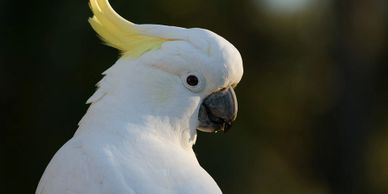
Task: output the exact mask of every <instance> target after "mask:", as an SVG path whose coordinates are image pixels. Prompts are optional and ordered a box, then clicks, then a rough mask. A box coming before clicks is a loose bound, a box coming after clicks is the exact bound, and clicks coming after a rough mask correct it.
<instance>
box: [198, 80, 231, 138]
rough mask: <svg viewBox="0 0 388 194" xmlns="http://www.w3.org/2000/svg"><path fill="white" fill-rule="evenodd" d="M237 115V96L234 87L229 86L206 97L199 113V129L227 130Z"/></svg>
mask: <svg viewBox="0 0 388 194" xmlns="http://www.w3.org/2000/svg"><path fill="white" fill-rule="evenodd" d="M236 117H237V98H236V94H235V93H234V90H233V88H227V89H225V90H221V91H218V92H215V93H212V94H210V95H209V96H208V97H206V98H205V99H204V100H203V102H202V104H201V107H200V108H199V114H198V120H199V125H198V130H200V131H204V132H226V131H228V130H229V129H230V128H231V126H232V122H233V121H234V120H235V119H236Z"/></svg>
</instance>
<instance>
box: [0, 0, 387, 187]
mask: <svg viewBox="0 0 388 194" xmlns="http://www.w3.org/2000/svg"><path fill="white" fill-rule="evenodd" d="M275 1H276V2H279V0H275ZM286 1H288V2H292V1H294V2H304V0H284V1H283V2H286ZM265 2H268V0H261V1H260V0H212V1H210V0H160V1H157V0H137V1H133V0H111V4H112V6H113V7H114V8H115V9H116V10H117V11H118V12H119V13H120V14H121V15H123V16H124V17H125V18H128V19H130V20H131V21H133V22H135V23H157V24H167V25H176V26H182V27H202V28H208V29H210V30H212V31H214V32H216V33H218V34H220V35H221V36H223V37H225V38H226V39H228V40H229V41H230V42H232V43H233V44H234V45H235V46H236V47H237V48H238V49H239V50H240V52H241V55H242V57H243V59H244V68H245V74H244V78H243V80H242V81H241V82H240V84H239V86H238V88H237V91H236V92H237V95H238V99H239V103H240V104H239V105H240V107H239V108H240V112H239V116H238V120H237V122H236V123H235V125H234V127H233V129H232V130H231V131H230V132H229V133H227V134H225V135H213V134H203V133H200V134H199V137H198V141H197V145H195V147H194V149H195V150H196V153H197V156H198V159H199V161H200V163H201V164H202V165H203V166H204V168H205V169H207V171H208V172H209V173H210V174H211V175H212V176H213V177H214V179H215V180H216V181H217V182H218V184H219V186H220V187H221V188H222V190H223V191H224V192H225V193H263V194H284V193H287V194H294V193H295V194H364V193H365V194H367V193H368V194H386V193H388V184H387V183H388V85H387V84H388V67H387V62H388V60H387V45H388V44H387V37H388V36H387V35H388V33H387V26H388V8H387V7H388V5H387V4H388V3H387V2H386V1H383V0H369V1H366V0H337V1H335V0H331V1H330V0H328V1H319V0H310V1H308V2H310V3H309V4H308V5H307V6H306V7H304V8H300V9H295V10H290V6H291V5H288V6H285V7H283V8H280V7H279V6H280V5H282V4H280V5H278V6H275V5H273V6H269V5H268V3H267V4H266V3H265ZM89 16H91V12H90V10H89V7H88V2H87V1H80V0H67V1H64V0H57V1H52V0H51V1H49V0H40V1H11V0H1V1H0V33H1V34H0V38H1V39H0V105H1V106H0V109H1V112H2V116H1V119H0V121H1V123H0V127H1V137H0V138H1V146H0V147H1V156H0V157H1V168H0V173H1V176H0V178H2V180H1V181H0V193H7V194H8V193H9V194H14V193H33V192H34V190H35V188H36V185H37V183H38V181H39V179H40V176H41V175H42V173H43V171H44V168H45V167H46V165H47V164H48V162H49V160H50V159H51V157H52V156H53V155H54V153H55V152H56V151H57V150H58V149H59V148H60V147H61V145H63V144H64V143H65V142H66V141H67V140H68V139H69V138H71V136H72V135H73V133H74V132H75V130H76V129H77V122H78V121H79V120H80V118H81V117H82V115H83V114H84V113H85V111H86V109H87V105H85V101H86V100H87V98H88V97H89V96H90V95H91V94H92V93H93V92H94V89H95V88H94V85H95V83H97V82H98V81H99V79H101V75H100V74H101V72H103V71H104V70H105V69H107V68H108V67H109V66H110V65H112V64H113V63H114V62H115V60H116V59H117V58H118V53H117V51H115V50H114V49H112V48H109V47H106V46H104V45H102V44H101V41H100V40H99V39H98V38H97V36H96V34H95V33H94V32H93V31H92V29H91V27H90V26H89V24H88V22H87V18H88V17H89Z"/></svg>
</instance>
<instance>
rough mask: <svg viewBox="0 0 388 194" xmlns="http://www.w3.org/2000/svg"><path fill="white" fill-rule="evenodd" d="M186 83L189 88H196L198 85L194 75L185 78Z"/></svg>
mask: <svg viewBox="0 0 388 194" xmlns="http://www.w3.org/2000/svg"><path fill="white" fill-rule="evenodd" d="M186 82H187V84H189V85H190V86H196V85H198V82H199V81H198V77H197V76H195V75H189V76H188V77H187V78H186Z"/></svg>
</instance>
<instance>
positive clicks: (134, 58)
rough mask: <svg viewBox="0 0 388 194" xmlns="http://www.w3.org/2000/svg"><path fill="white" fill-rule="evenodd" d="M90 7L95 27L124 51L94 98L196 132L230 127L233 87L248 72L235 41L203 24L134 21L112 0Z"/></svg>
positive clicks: (99, 0) (97, 0) (234, 110)
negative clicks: (180, 25) (126, 17)
mask: <svg viewBox="0 0 388 194" xmlns="http://www.w3.org/2000/svg"><path fill="white" fill-rule="evenodd" d="M90 6H91V9H92V11H93V13H94V16H93V17H92V18H90V19H89V22H90V24H91V25H92V27H93V29H94V30H95V31H96V32H97V33H98V34H99V36H100V37H101V38H102V39H103V40H104V41H105V43H106V44H107V45H109V46H112V47H114V48H116V49H118V50H119V51H120V52H121V54H122V55H121V58H120V59H119V60H118V61H117V62H116V63H115V64H114V65H113V66H112V67H111V68H109V69H108V70H107V71H106V72H104V74H105V77H104V79H103V80H102V81H101V82H100V83H99V89H98V90H97V92H96V93H95V94H94V95H93V96H92V97H91V98H90V99H89V102H91V103H98V101H105V102H104V103H108V104H109V103H111V105H112V106H111V107H115V108H116V109H119V110H120V111H119V112H121V113H122V114H123V115H128V114H129V111H130V112H131V113H136V115H143V116H145V115H148V116H151V117H152V118H156V117H158V118H159V119H161V120H163V119H165V120H168V122H170V123H179V124H177V125H176V126H178V127H180V128H188V129H189V130H192V131H196V129H198V130H201V131H205V132H218V131H226V130H227V129H229V128H230V126H231V123H232V122H233V121H234V120H235V119H236V116H237V100H236V96H235V93H234V87H236V85H237V84H238V83H239V81H240V80H241V77H242V74H243V66H242V59H241V56H240V54H239V52H238V50H237V49H236V48H235V47H234V46H233V45H232V44H231V43H229V42H228V41H226V40H225V39H224V38H222V37H221V36H219V35H217V34H215V33H213V32H211V31H209V30H205V29H200V28H191V29H187V28H180V27H174V26H164V25H144V24H143V25H138V24H134V23H132V22H130V21H127V20H125V19H124V18H122V17H121V16H120V15H118V14H117V13H116V12H115V11H114V10H113V9H112V7H111V6H110V4H109V2H108V0H91V1H90ZM116 102H120V103H119V104H120V105H117V106H114V105H113V104H115V103H116Z"/></svg>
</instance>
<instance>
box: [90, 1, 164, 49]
mask: <svg viewBox="0 0 388 194" xmlns="http://www.w3.org/2000/svg"><path fill="white" fill-rule="evenodd" d="M90 8H91V10H92V11H93V14H94V16H93V17H92V18H89V23H90V25H91V26H92V27H93V29H94V30H95V31H96V32H97V34H98V35H99V36H100V37H101V39H102V40H103V41H104V42H105V43H106V44H107V45H109V46H111V47H113V48H116V49H118V50H119V51H121V53H122V55H129V56H131V57H139V56H141V55H142V54H143V53H145V52H147V51H149V50H153V49H157V48H159V47H160V46H161V45H162V44H163V43H164V42H166V41H169V40H168V39H166V38H161V37H155V36H149V35H146V34H144V33H142V32H141V31H140V30H139V29H138V26H137V25H136V24H134V23H132V22H130V21H127V20H125V19H124V18H123V17H121V16H120V15H119V14H117V13H116V11H114V10H113V8H112V7H111V5H110V4H109V2H108V0H91V1H90Z"/></svg>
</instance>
